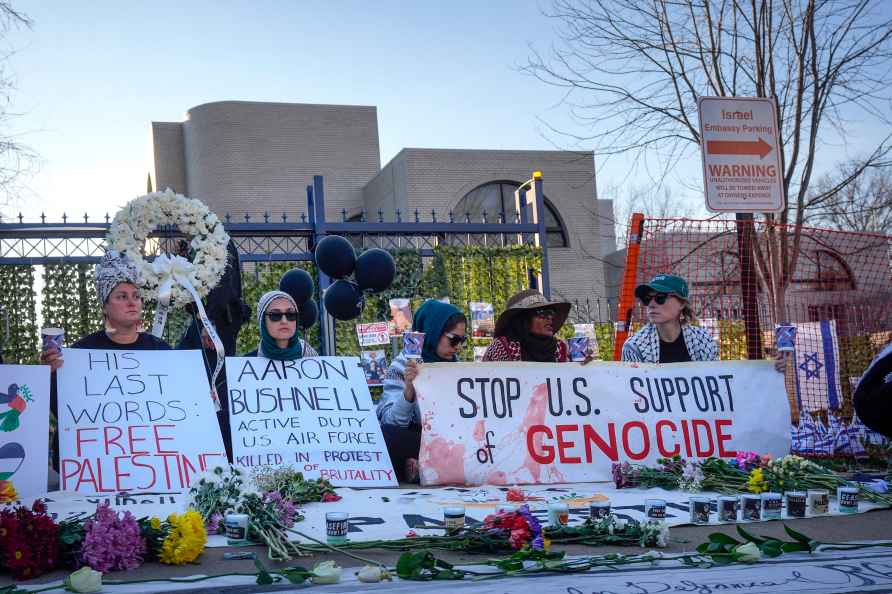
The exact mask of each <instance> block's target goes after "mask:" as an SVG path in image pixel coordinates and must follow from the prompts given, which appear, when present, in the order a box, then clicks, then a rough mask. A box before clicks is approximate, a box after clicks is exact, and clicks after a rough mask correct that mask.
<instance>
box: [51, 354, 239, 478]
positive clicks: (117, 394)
mask: <svg viewBox="0 0 892 594" xmlns="http://www.w3.org/2000/svg"><path fill="white" fill-rule="evenodd" d="M58 385H59V411H58V416H59V449H60V456H59V457H60V461H59V474H60V488H61V489H62V490H63V491H64V490H71V491H78V492H82V493H114V492H119V491H167V492H181V491H184V490H186V489H188V487H189V484H190V482H191V480H192V477H194V476H195V475H196V474H198V473H201V472H203V471H205V470H206V469H208V468H213V467H214V466H217V465H221V464H226V452H225V450H224V449H223V440H222V438H221V436H220V429H219V425H218V424H217V417H216V414H215V413H214V409H213V404H212V402H211V397H210V388H209V387H208V382H207V376H206V375H205V373H204V363H203V362H202V360H201V353H200V352H199V351H106V350H93V349H66V350H65V366H64V367H62V369H60V370H59V371H58Z"/></svg>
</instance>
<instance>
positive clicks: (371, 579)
mask: <svg viewBox="0 0 892 594" xmlns="http://www.w3.org/2000/svg"><path fill="white" fill-rule="evenodd" d="M356 577H357V579H359V581H360V582H365V583H367V584H375V583H378V582H380V581H381V580H388V581H389V580H390V573H388V572H387V570H386V569H384V568H383V567H381V566H378V565H366V566H365V567H363V568H362V569H360V570H359V571H358V572H357V573H356Z"/></svg>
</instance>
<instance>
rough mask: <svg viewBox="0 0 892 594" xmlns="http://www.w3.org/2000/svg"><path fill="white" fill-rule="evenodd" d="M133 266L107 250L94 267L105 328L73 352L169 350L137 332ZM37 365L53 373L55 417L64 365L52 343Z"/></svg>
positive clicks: (55, 461) (55, 455)
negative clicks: (60, 371)
mask: <svg viewBox="0 0 892 594" xmlns="http://www.w3.org/2000/svg"><path fill="white" fill-rule="evenodd" d="M138 279H139V273H138V272H137V270H136V266H134V265H133V262H131V261H130V259H129V258H128V257H127V256H126V255H125V254H120V253H118V252H116V251H114V250H109V251H107V252H106V253H105V255H104V256H103V257H102V260H100V261H99V264H97V265H96V294H97V297H98V298H99V303H101V304H102V319H103V320H104V322H105V328H104V329H102V330H99V331H98V332H94V333H93V334H88V335H87V336H84V337H82V338H81V339H80V340H78V341H77V342H75V343H74V344H73V345H71V347H70V348H74V349H109V350H118V351H120V350H128V351H131V350H137V351H145V350H170V345H169V344H167V343H166V342H164V341H163V340H161V339H160V338H158V337H157V336H154V335H152V334H149V333H148V332H140V331H139V329H140V326H141V325H142V315H143V301H142V294H141V293H140V290H139V287H138V286H137V282H138ZM40 362H41V363H43V364H44V365H49V366H50V369H51V370H52V373H53V376H54V377H53V379H52V381H51V383H50V411H51V412H52V413H53V414H57V409H58V394H57V391H56V381H55V372H56V370H57V369H61V368H62V365H63V364H64V362H65V361H64V358H63V356H62V350H61V349H60V348H59V346H58V345H57V344H54V343H53V342H52V341H47V342H46V343H45V344H44V347H43V350H42V351H41V353H40ZM58 456H59V435H58V433H54V434H53V467H54V468H57V467H58Z"/></svg>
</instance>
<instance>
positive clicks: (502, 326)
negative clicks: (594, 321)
mask: <svg viewBox="0 0 892 594" xmlns="http://www.w3.org/2000/svg"><path fill="white" fill-rule="evenodd" d="M568 315H570V304H569V303H566V302H562V301H549V300H548V299H546V298H545V296H544V295H543V294H542V293H540V292H539V291H536V290H535V289H527V290H525V291H521V292H519V293H515V294H514V295H512V296H511V297H510V298H509V299H508V302H507V304H506V306H505V311H503V312H502V313H501V314H500V315H499V319H498V320H496V329H495V332H494V338H493V340H492V342H491V343H490V345H489V347H487V349H486V352H485V353H484V354H483V360H484V361H541V362H550V363H564V362H566V361H569V360H570V350H569V348H567V342H566V341H564V340H560V339H558V338H556V337H555V334H557V332H558V330H560V329H561V326H563V325H564V322H566V321H567V316H568Z"/></svg>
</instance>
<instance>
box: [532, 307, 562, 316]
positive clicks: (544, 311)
mask: <svg viewBox="0 0 892 594" xmlns="http://www.w3.org/2000/svg"><path fill="white" fill-rule="evenodd" d="M533 315H534V316H536V317H537V318H553V317H555V316H556V315H557V312H556V311H555V310H554V309H552V308H550V307H543V308H541V309H536V310H533Z"/></svg>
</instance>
